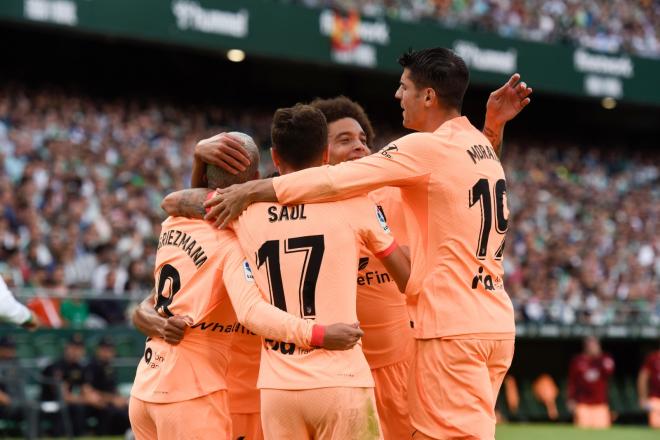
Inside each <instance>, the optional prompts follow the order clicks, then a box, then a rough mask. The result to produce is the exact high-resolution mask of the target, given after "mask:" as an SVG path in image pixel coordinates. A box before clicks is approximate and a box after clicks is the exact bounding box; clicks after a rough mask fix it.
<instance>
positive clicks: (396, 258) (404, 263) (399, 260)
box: [376, 243, 410, 293]
mask: <svg viewBox="0 0 660 440" xmlns="http://www.w3.org/2000/svg"><path fill="white" fill-rule="evenodd" d="M395 244H396V243H395ZM376 257H378V255H376ZM378 258H379V260H380V261H381V262H382V263H383V266H385V268H386V269H387V272H388V273H389V274H390V275H391V276H392V278H394V281H395V282H396V286H397V287H398V288H399V291H400V292H401V293H404V292H405V291H406V286H407V285H408V280H409V279H410V257H409V256H408V255H407V254H406V252H405V251H404V249H403V248H402V247H401V246H397V247H396V249H394V250H393V251H392V252H391V253H390V254H389V255H387V256H383V257H378Z"/></svg>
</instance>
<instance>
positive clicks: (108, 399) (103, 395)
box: [83, 337, 130, 435]
mask: <svg viewBox="0 0 660 440" xmlns="http://www.w3.org/2000/svg"><path fill="white" fill-rule="evenodd" d="M115 356H116V352H115V346H114V343H113V342H112V340H111V339H110V338H108V337H104V338H103V339H101V341H100V342H99V344H98V346H97V348H96V353H95V356H94V358H93V359H92V360H91V361H90V362H89V364H88V365H87V367H86V368H85V383H84V385H83V394H84V395H85V396H86V401H87V402H89V403H90V406H91V414H92V415H94V416H95V417H96V418H97V419H98V421H99V425H98V428H97V429H96V434H97V435H118V434H123V433H124V432H126V430H127V429H128V427H129V424H130V423H129V421H128V400H127V399H126V398H125V397H123V396H120V395H119V393H118V391H117V373H116V371H115V368H114V366H113V362H114V360H115Z"/></svg>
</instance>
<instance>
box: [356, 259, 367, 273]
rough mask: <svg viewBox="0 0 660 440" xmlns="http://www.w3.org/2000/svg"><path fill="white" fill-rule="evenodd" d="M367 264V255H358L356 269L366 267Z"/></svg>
mask: <svg viewBox="0 0 660 440" xmlns="http://www.w3.org/2000/svg"><path fill="white" fill-rule="evenodd" d="M368 264H369V257H360V261H359V262H358V270H364V269H366V268H367V265H368Z"/></svg>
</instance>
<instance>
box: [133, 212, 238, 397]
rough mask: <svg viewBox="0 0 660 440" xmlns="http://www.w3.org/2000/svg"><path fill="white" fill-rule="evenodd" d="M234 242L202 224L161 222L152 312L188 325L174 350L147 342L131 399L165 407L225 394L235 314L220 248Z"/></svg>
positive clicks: (156, 340) (183, 220)
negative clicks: (178, 318) (184, 319)
mask: <svg viewBox="0 0 660 440" xmlns="http://www.w3.org/2000/svg"><path fill="white" fill-rule="evenodd" d="M229 238H233V234H232V233H231V232H230V231H219V230H217V229H215V228H214V227H213V226H212V225H210V224H209V223H207V222H204V221H203V220H191V219H186V218H184V217H170V218H168V219H167V220H166V221H165V222H163V229H162V231H161V235H160V239H159V242H158V250H157V252H156V267H155V270H154V278H155V287H156V298H155V303H156V310H157V311H158V313H160V314H161V315H162V316H164V317H169V316H174V315H180V316H185V317H187V319H189V321H190V327H189V328H188V329H186V333H185V336H184V338H183V339H182V340H181V342H180V343H179V344H178V345H171V344H168V343H166V342H165V341H164V340H163V339H162V338H159V337H154V338H148V339H147V344H146V347H145V353H144V357H143V359H142V360H141V361H140V363H139V365H138V369H137V372H136V376H135V381H134V384H133V389H132V391H131V394H132V395H133V396H135V397H137V398H138V399H141V400H144V401H147V402H155V403H169V402H179V401H183V400H189V399H194V398H196V397H199V396H203V395H206V394H209V393H211V392H214V391H217V390H221V389H226V383H225V373H226V370H227V365H228V363H229V349H230V347H231V342H232V336H233V332H234V331H235V329H236V327H237V325H236V315H235V314H234V309H233V308H232V306H231V303H230V301H229V296H228V295H227V291H226V289H225V287H224V283H223V279H222V269H221V267H222V262H223V261H224V252H223V249H224V247H223V245H225V247H226V243H227V242H228V241H229Z"/></svg>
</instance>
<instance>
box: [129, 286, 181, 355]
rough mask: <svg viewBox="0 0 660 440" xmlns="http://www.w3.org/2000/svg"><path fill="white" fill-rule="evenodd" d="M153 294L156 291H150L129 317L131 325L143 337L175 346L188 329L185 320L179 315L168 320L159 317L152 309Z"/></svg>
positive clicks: (153, 303)
mask: <svg viewBox="0 0 660 440" xmlns="http://www.w3.org/2000/svg"><path fill="white" fill-rule="evenodd" d="M155 293H156V291H155V290H152V291H151V293H150V294H149V296H147V297H146V298H145V299H144V300H143V301H142V302H141V303H140V305H139V306H138V307H136V308H135V310H134V311H133V315H132V316H131V319H132V321H133V325H134V326H135V328H136V329H138V330H139V331H140V333H142V334H144V335H145V336H149V337H152V338H153V337H158V338H163V340H165V342H167V343H168V344H172V345H177V344H178V343H179V342H181V339H183V335H184V333H185V330H186V328H187V327H188V324H187V322H186V319H185V318H184V317H182V316H179V315H175V316H171V317H169V318H165V317H163V316H160V315H159V314H158V312H156V310H155V309H154V305H155V302H154V298H155Z"/></svg>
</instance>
